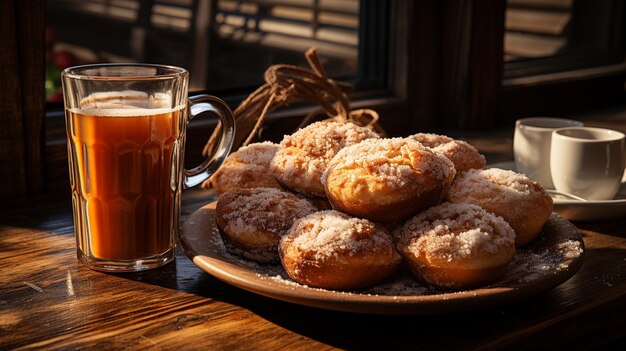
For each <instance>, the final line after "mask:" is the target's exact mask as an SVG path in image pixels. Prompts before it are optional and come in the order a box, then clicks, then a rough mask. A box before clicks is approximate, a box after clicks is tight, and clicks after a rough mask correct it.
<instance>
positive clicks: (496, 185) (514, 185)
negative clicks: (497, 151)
mask: <svg viewBox="0 0 626 351" xmlns="http://www.w3.org/2000/svg"><path fill="white" fill-rule="evenodd" d="M533 183H535V184H536V182H534V181H532V180H531V179H529V178H528V177H526V176H525V175H523V174H520V173H516V172H513V171H509V170H504V169H499V168H490V169H470V170H467V171H465V172H462V173H460V174H459V175H458V176H457V177H456V179H455V180H454V183H452V188H451V189H450V194H453V195H454V196H455V197H463V196H469V197H473V196H475V195H474V194H479V195H480V196H481V199H492V200H494V201H501V200H502V197H513V196H519V195H527V194H529V193H530V192H532V191H534V189H535V186H533Z"/></svg>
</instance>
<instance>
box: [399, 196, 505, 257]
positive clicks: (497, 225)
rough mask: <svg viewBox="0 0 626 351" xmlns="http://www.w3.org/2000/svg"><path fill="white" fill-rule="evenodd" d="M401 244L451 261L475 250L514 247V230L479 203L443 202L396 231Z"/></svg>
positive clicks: (408, 248)
mask: <svg viewBox="0 0 626 351" xmlns="http://www.w3.org/2000/svg"><path fill="white" fill-rule="evenodd" d="M395 236H396V239H397V242H398V247H399V248H400V247H403V248H405V249H406V250H408V251H411V252H414V253H416V255H420V254H424V255H431V254H434V255H437V256H439V257H443V258H445V260H447V261H448V262H453V261H458V260H461V259H464V258H467V257H469V256H470V255H472V254H475V253H476V252H487V253H495V252H498V250H500V248H502V247H513V245H514V243H515V233H514V232H513V229H511V227H510V226H509V224H508V223H506V222H505V221H504V220H503V219H502V218H501V217H497V216H495V215H493V214H490V213H488V212H487V211H485V210H483V209H482V208H480V207H478V206H476V205H470V204H451V203H443V204H441V205H439V206H435V207H431V208H430V209H428V210H426V211H424V212H422V213H420V214H419V215H417V216H415V217H413V218H412V219H410V220H409V221H408V222H407V223H406V224H405V225H404V226H403V227H401V228H400V229H398V230H397V231H396V233H395Z"/></svg>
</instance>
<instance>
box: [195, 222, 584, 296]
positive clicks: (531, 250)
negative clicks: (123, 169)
mask: <svg viewBox="0 0 626 351" xmlns="http://www.w3.org/2000/svg"><path fill="white" fill-rule="evenodd" d="M554 218H556V217H554ZM572 230H575V228H573V226H572V225H571V224H570V223H568V222H567V221H565V220H563V219H558V220H552V221H551V222H549V224H548V225H547V227H546V229H545V232H544V233H543V234H542V235H541V236H540V237H539V238H537V239H536V240H535V242H533V245H531V246H529V247H526V248H522V249H518V250H517V252H516V254H515V257H514V259H513V262H512V263H511V265H510V267H509V271H508V272H507V274H506V276H505V277H504V278H503V279H502V280H501V281H499V282H497V283H495V284H493V285H491V286H490V287H494V288H496V287H507V288H511V287H514V288H516V289H521V288H523V287H525V286H529V284H533V282H536V281H539V280H543V279H552V278H549V277H550V276H554V275H557V274H563V272H564V271H566V270H568V269H569V270H571V269H572V262H573V261H576V260H577V259H579V258H580V256H582V255H583V254H584V248H583V245H582V243H581V242H580V241H579V240H577V239H572V238H570V237H571V236H572V235H573V233H572ZM207 234H208V239H209V240H208V243H209V246H210V247H211V248H210V250H211V251H212V252H215V254H217V255H218V256H217V257H221V259H222V260H224V261H226V262H230V263H232V264H234V265H235V266H237V267H240V269H242V270H246V271H248V272H253V273H254V274H255V276H256V277H257V278H258V279H259V280H261V281H263V280H266V281H271V282H272V283H274V284H279V285H280V286H283V287H284V288H285V289H289V290H294V289H310V290H314V291H320V292H328V293H332V294H341V295H346V296H349V295H365V296H390V297H393V298H394V299H398V301H402V299H403V298H406V297H411V296H425V295H438V294H449V293H450V291H449V290H441V289H436V288H432V287H429V286H425V285H423V284H422V283H421V282H419V281H418V280H416V279H415V278H414V277H413V276H412V275H411V274H410V272H409V271H408V270H403V269H401V270H400V271H399V272H398V273H397V274H395V275H394V276H392V277H391V278H390V279H389V280H387V281H386V282H383V283H381V284H379V285H377V286H374V287H371V288H368V289H364V290H358V291H352V292H347V291H331V290H325V289H319V288H311V287H308V286H306V285H303V284H299V283H296V282H294V281H293V280H291V279H290V278H289V276H288V275H287V273H286V272H285V271H284V269H283V268H282V266H281V265H280V264H259V263H257V262H254V261H251V260H248V259H245V258H242V257H241V256H237V255H235V254H231V253H230V252H229V251H228V249H227V248H226V245H225V244H224V242H223V240H222V237H221V236H220V233H219V231H218V229H217V227H216V226H213V227H212V231H211V232H209V233H207ZM209 255H211V256H212V255H214V254H209ZM485 288H489V287H485ZM457 293H459V294H468V293H471V291H459V292H457Z"/></svg>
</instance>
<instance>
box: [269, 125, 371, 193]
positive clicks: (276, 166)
mask: <svg viewBox="0 0 626 351" xmlns="http://www.w3.org/2000/svg"><path fill="white" fill-rule="evenodd" d="M378 137H379V136H378V134H376V133H375V132H373V131H372V130H370V129H367V128H364V127H360V126H357V125H355V124H352V123H338V122H316V123H313V124H310V125H308V126H307V127H305V128H302V129H300V130H298V131H297V132H295V133H294V134H292V135H286V136H285V137H284V139H283V140H282V141H281V143H280V149H279V150H278V152H277V153H276V156H275V157H274V158H273V160H272V162H271V166H270V169H271V172H272V174H273V175H274V177H276V179H278V181H279V182H280V183H281V184H284V185H285V186H287V187H289V188H291V189H293V190H296V191H298V192H302V193H305V194H312V195H317V196H324V188H323V186H322V184H321V182H320V178H321V176H322V173H324V171H325V170H326V167H327V165H328V162H329V161H330V160H331V159H332V158H333V157H334V156H335V155H336V154H337V152H339V150H341V149H342V148H344V147H346V146H350V145H354V144H357V143H359V142H361V141H363V140H366V139H370V138H378Z"/></svg>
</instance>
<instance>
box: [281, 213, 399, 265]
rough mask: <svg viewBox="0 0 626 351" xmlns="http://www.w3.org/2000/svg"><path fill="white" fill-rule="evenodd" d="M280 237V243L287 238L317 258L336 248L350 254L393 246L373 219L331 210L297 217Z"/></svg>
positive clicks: (320, 258) (387, 235) (333, 253)
mask: <svg viewBox="0 0 626 351" xmlns="http://www.w3.org/2000/svg"><path fill="white" fill-rule="evenodd" d="M282 240H283V242H282V243H281V245H284V244H285V241H287V242H289V245H292V246H294V247H297V248H298V249H299V250H302V251H308V252H313V253H314V256H315V258H316V259H319V260H323V259H324V258H327V257H331V256H333V255H336V254H337V253H338V252H345V253H347V254H348V255H349V256H352V255H355V254H358V253H359V252H376V251H379V250H388V249H389V248H390V247H392V246H393V243H392V240H391V236H390V235H389V234H388V233H387V232H385V231H384V230H383V229H381V228H379V227H377V226H376V225H375V224H374V223H373V222H370V221H368V220H366V219H359V218H354V217H350V216H348V215H346V214H344V213H341V212H338V211H334V210H329V211H320V212H316V213H313V214H311V215H308V216H306V217H304V218H302V219H300V220H298V221H297V222H296V223H294V225H293V227H292V228H291V230H289V232H288V233H287V235H285V236H284V237H283V239H282Z"/></svg>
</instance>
